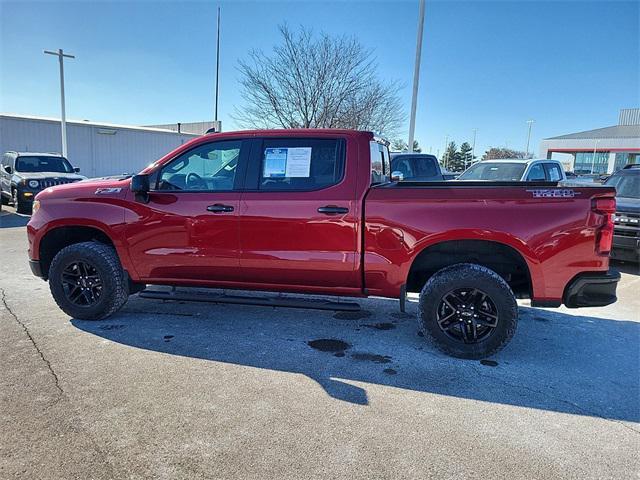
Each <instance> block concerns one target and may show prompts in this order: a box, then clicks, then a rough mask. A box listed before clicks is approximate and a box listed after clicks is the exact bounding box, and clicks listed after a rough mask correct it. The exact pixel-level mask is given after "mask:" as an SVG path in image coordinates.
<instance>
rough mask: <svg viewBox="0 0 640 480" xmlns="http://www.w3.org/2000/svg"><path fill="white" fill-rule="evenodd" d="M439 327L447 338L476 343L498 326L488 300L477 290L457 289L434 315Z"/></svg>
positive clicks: (493, 308)
mask: <svg viewBox="0 0 640 480" xmlns="http://www.w3.org/2000/svg"><path fill="white" fill-rule="evenodd" d="M437 322H438V327H440V329H441V330H442V331H443V332H444V334H445V335H447V336H448V337H449V338H452V339H454V340H457V341H459V342H463V343H478V342H481V341H482V340H485V339H486V338H488V337H490V336H491V334H493V332H494V331H495V329H496V327H497V326H498V309H497V308H496V305H495V303H494V302H493V300H492V299H491V297H490V296H489V295H488V294H487V293H486V292H483V291H482V290H479V289H477V288H458V289H456V290H452V291H451V292H449V293H447V294H445V295H444V297H443V298H442V300H441V301H440V304H439V305H438V312H437Z"/></svg>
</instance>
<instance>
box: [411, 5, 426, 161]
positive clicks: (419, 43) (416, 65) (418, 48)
mask: <svg viewBox="0 0 640 480" xmlns="http://www.w3.org/2000/svg"><path fill="white" fill-rule="evenodd" d="M423 31H424V0H420V8H419V10H418V38H417V39H416V60H415V63H414V66H413V95H412V97H411V117H410V119H409V152H413V138H414V135H415V131H416V108H417V104H418V81H419V80H420V59H421V58H422V32H423Z"/></svg>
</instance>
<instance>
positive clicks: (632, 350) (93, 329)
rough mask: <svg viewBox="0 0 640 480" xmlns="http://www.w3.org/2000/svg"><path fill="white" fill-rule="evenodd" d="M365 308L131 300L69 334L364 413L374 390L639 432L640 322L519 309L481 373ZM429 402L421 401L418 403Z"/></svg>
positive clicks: (389, 305)
mask: <svg viewBox="0 0 640 480" xmlns="http://www.w3.org/2000/svg"><path fill="white" fill-rule="evenodd" d="M361 304H362V306H363V308H364V309H365V314H364V315H359V314H355V315H354V314H347V313H344V312H343V313H342V314H335V313H334V312H325V311H318V312H315V311H314V312H311V311H307V310H293V309H284V308H277V309H276V308H261V307H249V306H238V305H233V306H232V305H207V304H176V303H170V302H166V303H163V304H160V303H154V302H152V301H149V300H144V299H140V298H138V297H131V299H130V301H129V303H128V304H127V306H126V307H125V308H124V309H123V310H122V311H121V313H120V314H118V315H116V316H114V317H112V318H110V319H109V320H107V321H103V322H88V321H81V320H72V323H73V325H74V326H75V327H77V328H78V329H80V330H83V331H85V332H88V333H91V334H93V335H97V336H99V337H102V338H106V339H109V340H111V341H113V342H118V343H120V344H124V345H128V346H131V347H135V348H142V349H147V350H153V351H156V352H162V353H167V354H171V355H180V356H185V357H191V358H197V359H204V360H210V361H215V362H226V363H231V364H236V365H243V366H250V367H255V368H262V369H269V370H278V371H283V372H292V373H299V374H303V375H306V376H307V377H309V378H312V379H314V380H315V381H316V382H317V383H318V384H319V385H320V386H321V387H322V388H323V389H324V390H325V391H326V393H327V394H328V395H330V396H331V397H333V398H335V399H338V400H341V401H346V402H350V403H354V404H359V405H367V404H368V403H369V398H368V393H367V386H368V385H370V384H377V385H383V386H389V387H395V388H400V389H408V390H412V391H416V392H426V393H430V394H436V395H442V396H454V397H459V398H465V399H469V400H475V401H481V402H489V403H496V404H504V405H512V406H521V407H527V408H534V409H542V410H548V411H554V412H562V413H569V414H575V415H588V416H594V417H601V418H607V419H613V420H622V421H628V422H638V421H640V402H639V399H640V350H639V348H638V345H639V340H640V323H636V322H632V321H616V320H607V319H601V318H592V317H581V316H573V315H567V314H563V313H557V312H550V311H545V310H539V309H534V308H526V307H524V308H521V310H520V322H519V326H518V333H517V334H516V336H515V338H514V340H513V341H512V342H511V344H509V345H508V346H507V348H506V349H505V350H503V351H502V352H500V353H499V354H498V355H496V356H495V357H494V358H492V359H490V360H488V361H486V360H485V361H482V362H478V361H469V360H467V361H465V360H459V359H454V358H450V357H447V356H445V355H443V354H441V353H439V352H438V351H437V350H436V349H435V348H434V347H433V346H432V345H430V344H429V343H428V342H425V339H424V338H422V337H420V336H419V334H418V331H417V326H416V321H415V305H410V314H404V315H403V314H400V313H397V303H396V302H390V301H386V300H380V299H368V300H363V301H362V302H361ZM411 309H413V311H411ZM367 314H369V316H366V315H367ZM358 317H360V318H358ZM314 340H330V342H316V343H312V345H314V346H316V347H320V348H321V349H317V348H313V347H312V346H311V345H310V344H309V342H313V341H314ZM333 341H340V342H345V343H346V344H347V345H341V344H339V343H335V342H333ZM318 344H319V345H318ZM332 347H333V348H332ZM322 349H324V350H327V351H322ZM430 398H431V399H433V397H430V396H425V402H429V399H430ZM427 407H428V404H427V403H425V408H427ZM479 408H482V407H479Z"/></svg>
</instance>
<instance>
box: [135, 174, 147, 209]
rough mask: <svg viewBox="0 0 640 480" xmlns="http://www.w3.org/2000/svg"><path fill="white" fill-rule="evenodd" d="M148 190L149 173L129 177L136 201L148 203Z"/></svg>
mask: <svg viewBox="0 0 640 480" xmlns="http://www.w3.org/2000/svg"><path fill="white" fill-rule="evenodd" d="M149 190H150V187H149V175H134V176H133V177H131V191H132V192H133V193H134V194H135V196H136V200H137V201H139V202H142V203H149Z"/></svg>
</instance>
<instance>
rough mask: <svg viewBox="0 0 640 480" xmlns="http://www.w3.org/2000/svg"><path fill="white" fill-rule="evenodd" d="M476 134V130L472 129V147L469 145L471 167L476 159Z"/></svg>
mask: <svg viewBox="0 0 640 480" xmlns="http://www.w3.org/2000/svg"><path fill="white" fill-rule="evenodd" d="M477 133H478V129H477V128H474V129H473V145H471V165H473V161H474V160H475V158H476V134H477Z"/></svg>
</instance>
